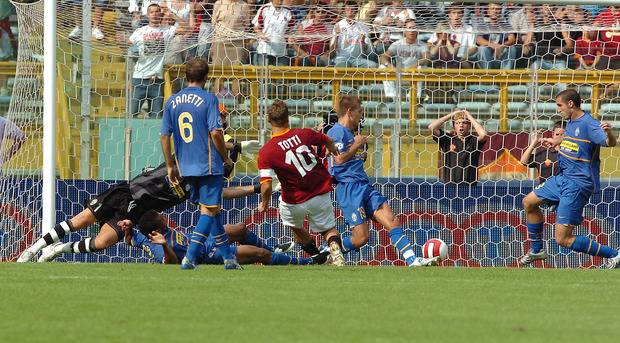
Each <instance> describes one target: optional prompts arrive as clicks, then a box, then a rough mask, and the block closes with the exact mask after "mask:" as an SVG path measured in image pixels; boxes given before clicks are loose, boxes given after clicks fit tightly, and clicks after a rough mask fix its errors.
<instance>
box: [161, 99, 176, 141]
mask: <svg viewBox="0 0 620 343" xmlns="http://www.w3.org/2000/svg"><path fill="white" fill-rule="evenodd" d="M161 123H162V124H161V135H162V136H170V135H172V132H173V131H174V126H173V125H172V113H170V100H168V102H166V106H165V107H164V117H163V119H162V121H161Z"/></svg>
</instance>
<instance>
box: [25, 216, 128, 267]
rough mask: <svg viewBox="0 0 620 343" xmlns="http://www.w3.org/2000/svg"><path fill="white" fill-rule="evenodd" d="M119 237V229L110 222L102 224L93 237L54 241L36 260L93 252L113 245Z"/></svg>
mask: <svg viewBox="0 0 620 343" xmlns="http://www.w3.org/2000/svg"><path fill="white" fill-rule="evenodd" d="M120 239H121V236H120V235H119V231H117V230H115V229H114V228H113V227H112V226H111V225H110V224H107V223H106V224H103V226H101V230H100V231H99V234H97V236H96V237H95V238H90V237H87V238H84V239H83V240H81V241H78V242H68V243H55V244H52V245H51V246H50V249H49V250H48V251H47V252H45V253H44V254H42V255H41V257H39V259H38V261H37V262H50V261H52V260H54V259H55V258H56V257H58V256H59V255H60V254H72V253H73V254H80V253H82V254H84V253H94V252H98V251H101V250H104V249H106V248H109V247H111V246H113V245H114V244H116V243H118V242H119V240H120Z"/></svg>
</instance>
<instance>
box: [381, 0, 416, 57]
mask: <svg viewBox="0 0 620 343" xmlns="http://www.w3.org/2000/svg"><path fill="white" fill-rule="evenodd" d="M409 19H415V14H414V13H413V11H412V10H411V9H409V8H406V7H404V6H403V2H402V0H396V1H392V3H391V4H390V5H387V6H384V7H383V8H381V10H380V11H379V13H378V14H377V17H376V18H375V20H374V21H373V23H374V24H375V25H377V26H379V27H380V31H381V32H382V33H381V35H380V36H379V40H378V41H377V43H376V44H375V52H376V53H377V55H381V54H382V53H384V52H385V51H386V50H387V48H388V47H389V46H390V44H392V43H393V42H396V41H397V40H400V39H402V38H403V32H402V28H404V27H405V22H406V21H407V20H409ZM399 29H400V30H399Z"/></svg>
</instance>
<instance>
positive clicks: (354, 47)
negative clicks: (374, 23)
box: [332, 19, 372, 57]
mask: <svg viewBox="0 0 620 343" xmlns="http://www.w3.org/2000/svg"><path fill="white" fill-rule="evenodd" d="M338 31H340V34H338ZM332 35H333V36H334V38H332V40H334V39H337V40H338V50H337V51H336V54H337V55H339V56H342V55H345V56H352V57H357V56H360V55H361V54H362V51H360V43H362V41H361V40H362V36H363V37H364V38H363V39H364V42H363V43H364V44H366V52H367V53H368V52H370V51H371V50H370V48H371V47H372V42H371V41H370V38H368V36H369V35H370V29H369V28H368V26H366V24H364V23H362V22H361V21H354V22H353V24H351V23H349V22H348V21H347V19H342V20H341V21H339V22H338V23H336V25H335V26H334V30H333V32H332ZM367 53H366V54H367Z"/></svg>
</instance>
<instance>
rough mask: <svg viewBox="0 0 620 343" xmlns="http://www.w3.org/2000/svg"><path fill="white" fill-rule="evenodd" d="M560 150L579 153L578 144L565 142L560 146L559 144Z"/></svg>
mask: <svg viewBox="0 0 620 343" xmlns="http://www.w3.org/2000/svg"><path fill="white" fill-rule="evenodd" d="M560 148H562V149H563V150H568V151H572V152H579V144H577V143H573V142H569V141H567V140H564V141H562V144H560Z"/></svg>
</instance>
